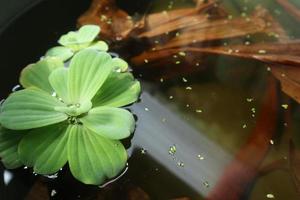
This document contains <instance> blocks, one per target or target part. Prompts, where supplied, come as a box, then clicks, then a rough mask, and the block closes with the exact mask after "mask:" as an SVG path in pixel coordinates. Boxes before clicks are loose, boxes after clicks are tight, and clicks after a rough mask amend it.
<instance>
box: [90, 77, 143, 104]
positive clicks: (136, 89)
mask: <svg viewBox="0 0 300 200" xmlns="http://www.w3.org/2000/svg"><path fill="white" fill-rule="evenodd" d="M140 92H141V85H140V83H139V81H136V80H134V77H133V76H132V74H130V73H118V72H113V73H111V74H110V76H109V77H108V78H107V79H106V81H105V83H104V84H103V86H102V87H101V88H100V90H99V91H98V92H97V94H96V95H95V97H94V98H93V100H92V102H93V105H94V107H97V106H112V107H122V106H125V105H128V104H131V103H133V102H135V101H137V99H138V98H139V95H140Z"/></svg>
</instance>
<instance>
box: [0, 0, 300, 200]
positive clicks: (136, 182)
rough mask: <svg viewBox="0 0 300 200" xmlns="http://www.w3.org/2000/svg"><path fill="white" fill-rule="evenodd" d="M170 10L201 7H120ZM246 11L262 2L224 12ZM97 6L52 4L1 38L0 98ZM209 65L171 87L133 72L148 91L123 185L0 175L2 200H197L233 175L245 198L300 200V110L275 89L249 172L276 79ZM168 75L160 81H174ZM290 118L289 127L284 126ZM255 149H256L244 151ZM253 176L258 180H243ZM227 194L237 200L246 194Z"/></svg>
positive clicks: (245, 68)
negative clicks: (271, 123)
mask: <svg viewBox="0 0 300 200" xmlns="http://www.w3.org/2000/svg"><path fill="white" fill-rule="evenodd" d="M141 2H142V3H141ZM170 2H173V3H172V5H174V8H177V7H192V6H194V4H193V3H192V1H188V0H176V1H175V0H174V1H165V0H163V1H162V0H157V1H140V2H137V1H133V0H131V1H128V3H127V4H125V3H124V1H123V2H122V1H119V5H120V6H121V7H123V8H124V9H126V10H127V11H128V12H129V13H131V14H134V13H135V12H138V13H140V14H143V13H144V12H155V11H161V10H164V9H166V8H167V7H168V6H169V5H170ZM245 2H246V5H248V6H249V9H250V8H251V7H253V6H255V5H257V4H258V3H260V2H261V1H251V2H250V1H242V0H241V1H238V0H236V1H225V2H224V4H225V7H226V9H228V12H229V13H231V14H232V15H234V16H235V15H238V14H240V13H241V12H242V11H243V9H245V8H244V7H245ZM247 2H248V4H247ZM249 2H250V3H249ZM295 2H296V3H297V1H295ZM89 3H90V2H89V1H71V0H64V1H59V0H51V1H50V0H46V1H45V2H43V3H41V4H40V5H38V6H36V7H34V8H33V9H31V10H30V11H29V12H27V13H26V14H25V15H23V16H22V17H21V18H19V19H18V20H17V21H15V22H14V23H13V24H12V25H11V26H9V28H8V29H7V30H6V31H5V32H4V33H3V34H2V35H0V59H1V65H0V67H1V79H0V91H1V93H0V97H1V98H5V97H6V96H7V95H8V94H9V93H10V91H11V88H13V87H14V86H15V85H16V84H18V75H19V73H20V71H21V70H22V68H23V67H25V66H26V65H27V64H29V63H30V62H34V61H37V60H38V59H39V57H40V56H42V55H43V54H44V53H45V52H46V50H47V49H49V48H50V47H52V46H54V45H55V44H56V41H57V39H58V37H59V36H60V35H61V34H64V33H66V32H67V31H69V30H72V29H75V27H76V19H77V18H78V17H79V16H80V15H81V14H82V13H83V12H84V11H85V10H86V9H87V8H88V6H89ZM262 4H263V6H265V7H266V8H267V9H269V10H270V11H271V12H272V13H275V14H274V15H275V16H276V15H279V14H278V13H281V14H280V17H278V18H279V20H280V21H281V23H282V24H283V25H284V28H285V29H286V31H287V32H288V33H289V34H290V35H292V36H293V37H299V36H300V34H299V33H300V26H299V25H300V24H299V23H297V22H295V21H294V20H293V19H292V17H290V16H288V14H287V13H286V12H285V11H284V10H282V9H281V8H280V7H279V6H278V5H277V4H275V3H274V1H271V0H269V1H264V2H263V3H262ZM295 25H296V26H295ZM116 51H117V52H118V49H116ZM207 60H208V61H207V62H206V63H205V66H199V67H201V68H203V70H201V71H198V72H195V73H190V74H185V75H180V74H179V75H177V76H172V77H171V78H169V79H163V78H160V77H156V80H154V79H152V78H149V77H151V76H149V74H147V73H149V72H148V71H143V70H135V68H134V66H133V73H134V74H135V75H136V77H137V78H139V79H140V81H141V82H142V85H143V94H142V96H141V101H140V102H139V103H137V104H135V105H133V106H132V107H131V110H132V112H133V113H134V114H135V115H136V116H137V118H138V120H137V129H136V131H135V133H134V135H133V136H132V137H131V138H130V139H128V140H126V141H124V143H125V144H126V146H127V147H128V152H129V155H130V159H129V161H128V170H127V171H126V173H125V174H124V175H123V176H122V177H120V178H119V179H118V180H116V181H115V182H113V183H111V184H109V185H107V186H106V187H104V188H98V187H92V186H85V185H83V184H80V183H79V182H76V181H75V180H74V179H73V178H72V177H71V175H70V174H69V172H68V169H67V168H66V169H63V170H62V171H61V172H59V174H58V178H55V179H49V178H46V177H40V176H35V175H33V174H32V171H31V170H30V169H18V170H12V171H8V170H5V169H4V168H3V167H2V166H0V167H1V168H0V169H1V177H0V199H1V200H2V199H3V200H10V199H24V198H27V199H49V198H50V199H71V200H73V199H108V200H110V199H139V200H143V199H154V200H156V199H157V200H171V199H182V200H188V199H196V200H198V199H205V197H207V195H208V194H210V193H212V192H219V191H218V190H222V188H221V189H220V187H216V186H217V185H218V183H219V182H220V180H223V179H224V176H226V175H227V173H229V172H228V169H229V171H230V173H232V171H233V172H235V171H234V170H235V168H236V177H234V176H233V177H234V178H232V180H230V179H229V180H228V179H227V180H226V181H228V183H230V182H238V183H239V182H240V183H239V184H237V185H240V186H241V187H242V186H244V185H245V187H243V192H242V194H240V195H239V196H238V198H237V199H250V200H264V199H273V198H274V199H281V200H297V199H300V196H299V193H298V192H299V191H298V192H297V187H298V189H299V185H300V183H299V178H300V173H299V171H300V169H299V168H300V165H299V163H298V165H297V163H296V162H292V161H291V158H290V154H289V151H290V150H291V147H290V144H291V141H292V143H293V145H294V146H295V150H294V151H295V152H296V153H295V154H296V155H298V158H297V157H296V158H295V159H296V160H298V161H299V159H300V157H299V153H298V152H299V147H300V127H299V120H300V113H299V108H300V107H299V105H298V104H297V103H296V102H295V101H294V100H291V99H289V98H288V97H287V96H286V95H285V94H283V93H282V92H281V91H280V88H279V87H277V91H278V95H277V98H278V101H279V102H278V112H277V115H278V120H277V121H276V130H275V131H274V133H272V136H271V137H270V138H269V139H268V140H265V141H264V144H267V145H265V146H266V148H267V151H266V155H264V159H263V160H262V161H259V162H260V164H259V168H255V170H254V171H255V172H254V171H251V170H252V168H251V167H249V166H247V163H249V165H251V164H252V163H254V162H256V160H257V156H259V155H258V154H260V153H261V152H260V146H259V141H260V142H261V140H263V139H264V136H263V134H264V133H262V136H261V137H259V138H258V139H257V141H256V140H251V137H253V135H254V131H255V128H256V126H257V125H258V124H263V123H264V119H263V120H262V119H260V118H259V115H260V110H261V109H263V108H262V107H263V106H264V105H266V102H264V97H265V94H266V90H269V89H270V88H269V87H268V80H269V78H270V77H271V74H270V72H269V71H268V69H267V67H266V66H264V65H263V64H261V63H259V62H256V61H249V60H241V59H238V58H229V57H226V56H214V55H210V56H207ZM195 65H197V66H198V65H200V64H197V62H195ZM186 67H189V66H186ZM139 69H140V68H139ZM160 69H161V68H159V67H158V68H157V71H156V72H160V74H161V73H167V72H163V71H160ZM151 73H152V72H151ZM154 74H155V73H154ZM157 80H158V81H157ZM277 84H278V83H277ZM277 86H279V85H277ZM285 104H289V107H288V109H285V108H284V107H283V106H282V105H285ZM287 113H289V114H290V115H289V116H290V118H289V119H287V118H286V117H285V116H286V115H287ZM259 120H262V121H263V122H259ZM249 138H250V139H249ZM249 141H250V142H252V144H250V149H251V150H250V151H245V146H247V145H246V144H248V143H249ZM251 145H252V146H251ZM248 147H249V145H248ZM252 149H255V150H253V151H252ZM257 149H258V150H257ZM261 151H264V150H261ZM253 152H255V153H253ZM257 152H258V154H256V153H257ZM262 154H263V153H262ZM236 155H241V157H244V158H247V159H248V158H250V159H249V160H248V161H246V162H245V163H246V164H245V163H242V164H240V163H238V164H236V162H235V160H236V157H235V156H236ZM243 164H245V165H243ZM248 167H249V168H250V169H251V170H250V171H249V169H248ZM252 173H254V174H255V176H254V177H253V178H252V179H244V177H247V175H249V174H252ZM239 177H240V178H239ZM297 184H298V186H297ZM229 189H230V191H231V192H232V193H237V194H238V189H237V190H236V188H234V187H233V188H229ZM224 190H225V188H224ZM223 199H226V198H223Z"/></svg>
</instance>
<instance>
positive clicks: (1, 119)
mask: <svg viewBox="0 0 300 200" xmlns="http://www.w3.org/2000/svg"><path fill="white" fill-rule="evenodd" d="M63 105H64V104H63V103H61V102H60V101H59V100H58V99H57V98H55V97H53V96H51V95H50V94H48V93H46V92H44V91H42V90H39V89H36V88H28V89H25V90H20V91H17V92H15V93H12V94H11V95H10V96H9V97H8V98H7V100H6V101H5V102H4V104H3V105H2V107H1V112H0V123H1V125H2V126H4V127H5V128H8V129H12V130H25V129H31V128H38V127H42V126H47V125H50V124H55V123H58V122H61V121H64V120H66V119H67V118H68V116H67V115H66V114H64V113H61V112H58V111H56V110H55V107H56V106H57V107H60V106H63Z"/></svg>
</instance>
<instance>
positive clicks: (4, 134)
mask: <svg viewBox="0 0 300 200" xmlns="http://www.w3.org/2000/svg"><path fill="white" fill-rule="evenodd" d="M120 61H121V59H119V58H112V57H111V56H110V54H108V53H106V52H99V51H97V50H95V49H85V50H82V51H80V52H78V53H77V54H75V56H74V57H73V58H72V59H71V62H70V65H69V67H68V68H66V67H64V63H63V62H62V61H61V60H60V59H57V58H45V59H44V60H41V61H39V62H38V63H36V64H33V65H29V66H28V67H26V68H25V69H24V70H23V72H22V74H21V77H20V82H21V84H22V86H23V87H24V88H25V89H23V90H20V91H17V92H14V93H12V94H11V95H10V96H9V97H8V98H7V99H6V100H5V102H4V104H3V105H2V107H1V113H0V123H1V126H2V128H1V130H0V156H1V157H2V162H3V163H4V164H5V166H6V167H8V168H16V167H19V166H21V165H23V164H24V165H26V166H29V167H33V170H34V172H35V173H38V174H54V173H56V172H57V171H58V170H59V169H61V168H62V167H63V166H64V165H65V164H66V163H67V162H68V164H69V167H70V170H71V173H72V174H73V176H74V177H75V178H76V179H78V180H80V181H81V182H83V183H85V184H94V185H99V184H101V183H103V181H104V180H106V179H109V178H113V177H114V176H116V175H118V174H119V173H120V172H121V170H122V169H123V168H124V167H125V165H126V162H127V153H126V150H125V148H124V146H123V145H122V143H121V142H120V141H119V140H121V139H124V138H127V137H129V136H130V134H131V133H132V132H133V131H134V128H135V120H134V117H133V115H132V114H131V113H130V112H129V111H127V110H126V109H122V108H119V107H123V106H126V105H128V104H131V103H134V102H135V101H136V100H137V99H138V97H139V94H140V90H141V88H140V83H139V82H138V81H136V80H135V79H134V77H133V76H132V74H130V73H128V72H120V71H125V67H126V66H127V65H126V66H124V63H125V61H123V60H122V61H123V62H120ZM122 64H123V66H120V65H122ZM117 67H121V69H122V70H117V69H118V68H117Z"/></svg>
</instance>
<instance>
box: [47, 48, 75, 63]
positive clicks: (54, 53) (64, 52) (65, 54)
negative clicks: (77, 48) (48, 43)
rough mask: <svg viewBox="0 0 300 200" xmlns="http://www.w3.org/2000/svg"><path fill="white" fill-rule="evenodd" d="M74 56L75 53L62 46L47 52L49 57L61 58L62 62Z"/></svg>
mask: <svg viewBox="0 0 300 200" xmlns="http://www.w3.org/2000/svg"><path fill="white" fill-rule="evenodd" d="M73 54H74V53H73V51H72V50H71V49H70V48H67V47H62V46H58V47H53V48H51V49H49V50H48V51H47V52H46V56H47V57H55V58H59V59H61V60H62V61H66V60H68V59H70V58H71V57H72V56H73Z"/></svg>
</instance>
